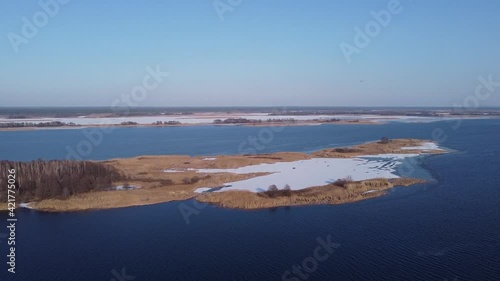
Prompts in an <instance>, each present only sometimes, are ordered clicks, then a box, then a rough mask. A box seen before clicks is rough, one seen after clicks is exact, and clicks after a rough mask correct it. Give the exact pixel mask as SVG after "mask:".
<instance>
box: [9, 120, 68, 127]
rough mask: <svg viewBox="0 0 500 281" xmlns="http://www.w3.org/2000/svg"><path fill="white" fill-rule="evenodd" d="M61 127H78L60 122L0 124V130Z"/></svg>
mask: <svg viewBox="0 0 500 281" xmlns="http://www.w3.org/2000/svg"><path fill="white" fill-rule="evenodd" d="M63 126H71V127H73V126H78V125H77V124H75V123H73V122H69V123H65V122H60V121H53V122H41V123H33V122H8V123H0V128H25V127H41V128H43V127H63Z"/></svg>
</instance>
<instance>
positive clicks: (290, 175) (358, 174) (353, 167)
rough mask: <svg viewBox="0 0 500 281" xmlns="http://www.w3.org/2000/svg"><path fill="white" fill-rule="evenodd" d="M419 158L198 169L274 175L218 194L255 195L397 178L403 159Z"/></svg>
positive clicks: (390, 156) (324, 160) (394, 156)
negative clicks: (272, 187) (348, 180)
mask: <svg viewBox="0 0 500 281" xmlns="http://www.w3.org/2000/svg"><path fill="white" fill-rule="evenodd" d="M414 156H418V154H380V155H369V156H361V157H356V158H313V159H308V160H299V161H294V162H278V163H274V164H259V165H252V166H246V167H241V168H237V169H199V170H196V171H197V172H198V173H234V174H251V173H271V174H269V175H264V176H258V177H254V178H251V179H247V180H243V181H237V182H229V183H225V184H224V185H225V186H227V187H224V188H222V189H221V190H218V191H216V192H223V191H229V190H248V191H252V192H262V191H266V190H267V189H268V188H269V186H270V185H273V184H274V185H276V186H277V187H278V188H280V189H281V188H283V187H284V186H285V185H287V184H288V185H290V188H291V189H292V190H299V189H304V188H308V187H312V186H323V185H327V184H329V183H333V182H335V181H336V180H337V179H340V178H345V177H347V176H351V177H352V178H353V180H356V181H358V180H367V179H374V178H398V177H399V176H398V175H396V174H395V172H396V166H397V165H398V164H400V163H401V162H402V160H403V159H404V158H407V157H414ZM207 190H209V188H208V189H207V188H199V189H197V190H196V192H200V193H201V192H205V191H207Z"/></svg>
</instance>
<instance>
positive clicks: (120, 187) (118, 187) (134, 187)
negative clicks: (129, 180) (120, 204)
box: [113, 185, 141, 190]
mask: <svg viewBox="0 0 500 281" xmlns="http://www.w3.org/2000/svg"><path fill="white" fill-rule="evenodd" d="M139 188H141V187H140V186H134V185H130V186H129V187H128V188H125V187H124V186H123V185H118V186H115V187H114V188H113V189H114V190H134V189H139Z"/></svg>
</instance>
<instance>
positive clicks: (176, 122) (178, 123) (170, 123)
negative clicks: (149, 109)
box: [153, 121, 181, 126]
mask: <svg viewBox="0 0 500 281" xmlns="http://www.w3.org/2000/svg"><path fill="white" fill-rule="evenodd" d="M180 124H181V122H179V121H163V122H162V121H156V122H153V125H158V126H160V125H180Z"/></svg>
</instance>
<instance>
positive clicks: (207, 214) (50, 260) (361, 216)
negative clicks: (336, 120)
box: [0, 120, 500, 281]
mask: <svg viewBox="0 0 500 281" xmlns="http://www.w3.org/2000/svg"><path fill="white" fill-rule="evenodd" d="M455 125H456V124H455V123H448V122H436V123H427V124H426V123H422V124H401V123H390V124H385V125H377V126H363V125H327V126H308V127H288V128H285V130H283V131H282V132H278V133H275V135H274V139H273V140H272V141H271V142H270V143H268V144H266V145H265V148H263V149H262V150H260V151H259V152H275V151H313V150H317V149H321V148H324V147H329V146H343V145H350V144H356V143H362V142H365V141H370V140H376V139H379V138H380V137H382V136H387V137H390V138H397V137H404V138H408V137H412V138H426V139H431V138H432V132H433V131H435V129H436V128H441V129H443V131H444V132H445V134H446V136H447V138H446V139H442V142H441V144H442V145H443V146H445V147H448V148H450V149H453V150H456V152H454V153H451V154H447V155H440V156H432V157H427V158H426V159H425V161H424V162H423V163H422V166H423V168H425V169H426V170H427V171H428V172H429V173H430V174H431V175H432V177H433V178H434V179H435V181H434V182H433V183H429V184H422V185H417V186H413V187H410V188H396V189H394V190H393V191H392V192H391V193H390V194H389V195H387V196H384V197H380V198H376V199H372V200H367V201H363V202H360V203H355V204H346V205H339V206H308V207H289V208H278V209H266V210H258V211H242V210H231V209H223V208H218V207H211V206H209V207H204V206H197V205H195V202H193V201H191V200H189V201H185V202H172V203H165V204H158V205H153V206H144V207H132V208H124V209H115V210H102V211H92V212H78V213H56V214H53V213H43V212H35V211H29V210H23V211H19V212H18V219H19V221H18V229H17V241H18V245H17V255H18V260H17V261H18V263H17V273H16V275H15V276H14V277H13V276H11V275H10V274H7V273H6V269H7V267H6V264H5V261H6V258H5V254H4V253H6V251H7V249H6V244H5V241H2V242H1V243H0V249H1V253H2V254H1V256H2V257H3V258H2V264H3V266H2V269H1V271H0V280H30V281H31V280H33V281H38V280H40V281H45V280H47V281H52V280H82V281H83V280H86V281H88V280H106V281H108V280H113V278H114V280H120V281H121V280H132V279H130V278H129V279H124V278H116V277H115V276H114V274H113V272H114V273H117V272H120V271H121V270H122V269H123V268H125V272H126V274H127V275H130V276H134V277H135V279H133V280H136V281H137V280H214V281H215V280H217V281H219V280H282V275H283V273H284V272H285V271H291V270H292V266H293V265H298V264H301V263H302V261H303V260H304V259H306V258H307V257H312V256H313V253H314V250H315V248H316V247H317V246H318V245H319V244H318V242H317V238H318V237H323V238H326V237H327V236H328V235H331V240H332V241H334V242H336V243H339V244H340V247H339V248H337V249H335V250H334V251H333V253H332V254H331V255H330V256H329V257H328V258H327V259H326V260H325V261H321V262H319V263H318V266H317V269H316V270H315V271H313V272H312V273H306V274H307V278H306V279H307V280H441V281H443V280H500V243H499V239H500V176H499V171H500V159H499V157H498V155H500V121H499V120H468V121H464V122H463V123H462V124H460V125H459V126H455ZM454 126H455V127H454ZM259 130H262V128H251V127H209V128H207V127H183V128H127V129H117V130H115V131H114V132H112V133H111V134H109V135H106V136H105V137H104V140H103V143H102V144H100V145H99V146H97V147H94V148H93V149H92V153H90V154H89V155H88V156H87V157H86V158H88V159H108V158H115V157H130V156H135V155H142V154H190V155H216V154H228V153H237V152H238V145H240V143H241V142H242V141H245V140H246V139H247V138H248V137H249V136H258V133H259ZM82 139H84V137H83V135H82V132H81V130H64V131H63V130H47V131H29V132H0V144H1V150H0V159H11V160H31V159H36V158H44V159H54V158H64V157H66V154H67V152H66V146H67V145H70V146H73V147H76V145H77V144H78V142H79V141H81V140H82ZM19 176H22V175H21V174H20V175H19ZM186 206H191V207H193V208H195V209H196V211H195V214H194V215H191V216H190V217H189V221H188V223H187V221H186V220H185V218H184V217H183V216H182V214H181V211H180V208H181V209H184V210H185V209H186ZM5 219H6V216H5V213H2V214H1V215H0V221H2V222H4V221H5ZM2 229H4V228H3V227H2ZM1 232H2V230H0V233H1ZM0 239H1V238H0ZM293 276H295V277H296V278H297V279H292V278H291V277H293ZM304 277H305V276H304ZM455 278H456V279H455ZM288 280H304V279H301V278H299V277H298V275H290V279H288Z"/></svg>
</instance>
